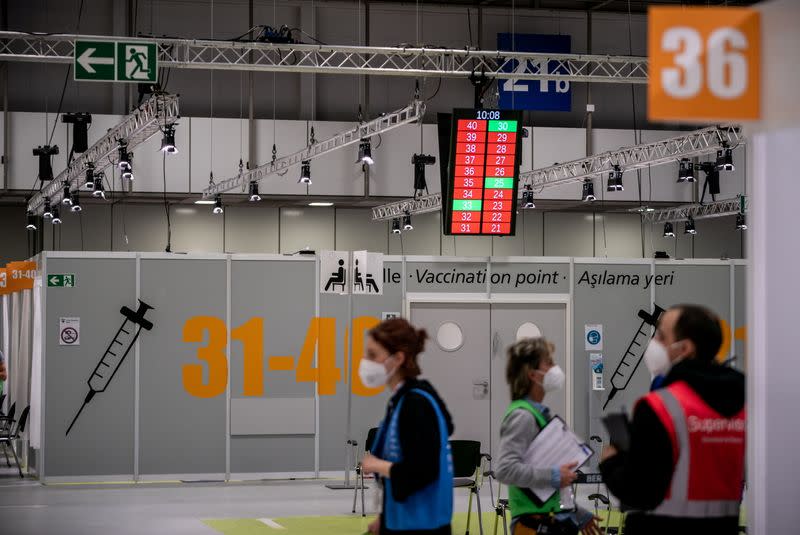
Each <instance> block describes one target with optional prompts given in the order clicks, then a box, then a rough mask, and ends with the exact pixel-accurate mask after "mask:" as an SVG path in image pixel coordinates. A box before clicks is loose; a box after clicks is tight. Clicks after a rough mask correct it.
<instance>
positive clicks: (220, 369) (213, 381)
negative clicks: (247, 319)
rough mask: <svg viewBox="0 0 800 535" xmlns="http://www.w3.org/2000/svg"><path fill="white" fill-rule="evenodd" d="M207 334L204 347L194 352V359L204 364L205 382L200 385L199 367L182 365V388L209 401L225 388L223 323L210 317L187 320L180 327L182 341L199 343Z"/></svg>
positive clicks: (201, 369) (226, 335)
mask: <svg viewBox="0 0 800 535" xmlns="http://www.w3.org/2000/svg"><path fill="white" fill-rule="evenodd" d="M206 332H208V345H206V346H205V347H200V348H198V349H197V358H198V359H200V360H204V361H206V363H207V365H208V383H204V382H203V365H202V364H186V365H184V366H183V388H184V390H186V391H187V392H188V393H189V394H191V395H193V396H195V397H198V398H213V397H216V396H219V395H220V394H223V393H224V392H225V389H226V388H227V387H228V358H227V356H226V355H225V346H226V345H228V333H227V330H226V329H225V322H224V321H222V320H221V319H219V318H215V317H213V316H195V317H193V318H189V319H188V320H187V321H186V324H185V325H184V326H183V341H184V342H202V341H203V338H204V334H205V333H206Z"/></svg>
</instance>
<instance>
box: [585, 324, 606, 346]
mask: <svg viewBox="0 0 800 535" xmlns="http://www.w3.org/2000/svg"><path fill="white" fill-rule="evenodd" d="M583 331H584V334H583V340H584V342H586V348H585V349H586V351H602V350H603V326H602V325H597V324H594V325H584V327H583Z"/></svg>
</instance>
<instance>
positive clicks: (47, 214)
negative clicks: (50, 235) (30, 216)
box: [42, 197, 53, 219]
mask: <svg viewBox="0 0 800 535" xmlns="http://www.w3.org/2000/svg"><path fill="white" fill-rule="evenodd" d="M42 217H43V218H45V219H51V218H52V217H53V207H52V206H50V197H45V198H44V209H43V210H42Z"/></svg>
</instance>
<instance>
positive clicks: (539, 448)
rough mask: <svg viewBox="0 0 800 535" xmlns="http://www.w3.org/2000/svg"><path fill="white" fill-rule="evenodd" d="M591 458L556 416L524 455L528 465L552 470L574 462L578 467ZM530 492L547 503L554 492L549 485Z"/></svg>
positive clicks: (578, 440) (587, 447)
mask: <svg viewBox="0 0 800 535" xmlns="http://www.w3.org/2000/svg"><path fill="white" fill-rule="evenodd" d="M591 456H592V450H591V448H589V446H587V445H586V444H583V443H582V442H581V440H580V439H579V438H578V437H577V436H575V433H573V432H572V431H570V430H569V429H568V428H567V424H565V423H564V421H563V420H562V419H561V418H559V417H557V416H556V417H555V418H553V419H552V420H550V421H549V422H548V423H547V425H546V426H544V429H542V430H541V431H540V432H539V434H538V435H536V438H534V439H533V442H532V443H531V445H530V447H529V448H528V451H527V452H526V453H525V458H526V460H527V462H528V464H529V465H531V466H535V467H537V468H552V467H554V466H562V465H565V464H569V463H574V462H577V463H578V467H580V466H581V465H582V464H583V463H585V462H586V461H587V460H588V459H589V457H591ZM531 490H532V491H533V493H534V494H536V497H537V498H539V499H540V500H542V501H543V502H544V501H547V500H548V499H549V498H550V496H552V495H553V493H554V492H555V489H553V486H552V485H550V484H544V485H542V486H540V487H532V488H531Z"/></svg>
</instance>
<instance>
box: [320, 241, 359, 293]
mask: <svg viewBox="0 0 800 535" xmlns="http://www.w3.org/2000/svg"><path fill="white" fill-rule="evenodd" d="M349 260H350V252H349V251H320V253H319V291H320V293H324V294H342V295H344V294H347V293H348V292H349V291H350V273H351V272H350V261H349Z"/></svg>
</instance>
